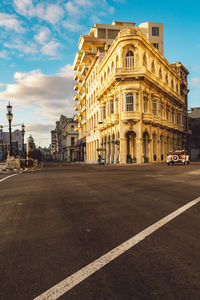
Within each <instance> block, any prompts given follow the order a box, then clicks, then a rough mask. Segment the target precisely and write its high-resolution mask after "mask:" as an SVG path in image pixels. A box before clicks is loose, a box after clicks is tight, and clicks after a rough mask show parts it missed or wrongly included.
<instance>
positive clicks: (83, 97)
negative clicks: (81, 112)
mask: <svg viewBox="0 0 200 300" xmlns="http://www.w3.org/2000/svg"><path fill="white" fill-rule="evenodd" d="M85 96H86V94H85V92H83V94H82V95H81V97H80V98H81V101H82V100H83V99H85Z"/></svg>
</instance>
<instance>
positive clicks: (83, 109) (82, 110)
mask: <svg viewBox="0 0 200 300" xmlns="http://www.w3.org/2000/svg"><path fill="white" fill-rule="evenodd" d="M85 110H86V106H85V105H83V106H82V107H81V109H80V113H81V114H84V113H85Z"/></svg>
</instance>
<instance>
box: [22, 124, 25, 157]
mask: <svg viewBox="0 0 200 300" xmlns="http://www.w3.org/2000/svg"><path fill="white" fill-rule="evenodd" d="M24 135H25V125H24V124H22V158H24Z"/></svg>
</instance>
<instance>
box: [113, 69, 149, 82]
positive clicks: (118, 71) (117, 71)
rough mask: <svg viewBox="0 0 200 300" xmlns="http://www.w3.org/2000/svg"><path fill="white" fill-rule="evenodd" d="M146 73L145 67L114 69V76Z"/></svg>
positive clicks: (125, 76)
mask: <svg viewBox="0 0 200 300" xmlns="http://www.w3.org/2000/svg"><path fill="white" fill-rule="evenodd" d="M145 73H146V68H145V67H143V66H142V67H124V68H117V69H115V78H116V79H117V78H121V77H123V78H128V77H130V76H133V75H134V76H137V75H143V74H145Z"/></svg>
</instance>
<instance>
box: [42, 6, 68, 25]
mask: <svg viewBox="0 0 200 300" xmlns="http://www.w3.org/2000/svg"><path fill="white" fill-rule="evenodd" d="M63 16H64V11H63V9H62V8H61V7H60V6H59V5H56V4H51V5H49V6H48V7H47V9H46V11H45V15H44V16H43V18H44V19H45V20H47V21H48V22H49V23H52V24H56V23H57V22H58V21H60V20H61V19H62V18H63Z"/></svg>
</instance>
